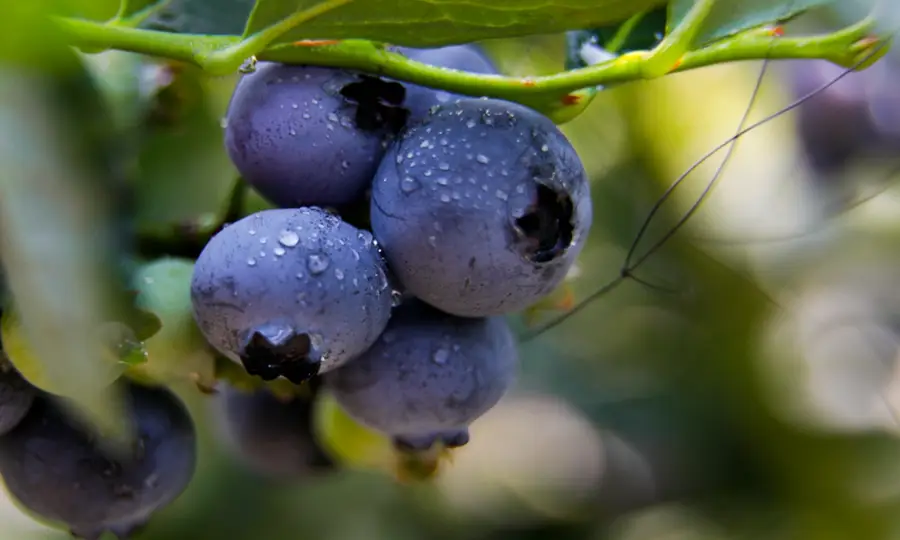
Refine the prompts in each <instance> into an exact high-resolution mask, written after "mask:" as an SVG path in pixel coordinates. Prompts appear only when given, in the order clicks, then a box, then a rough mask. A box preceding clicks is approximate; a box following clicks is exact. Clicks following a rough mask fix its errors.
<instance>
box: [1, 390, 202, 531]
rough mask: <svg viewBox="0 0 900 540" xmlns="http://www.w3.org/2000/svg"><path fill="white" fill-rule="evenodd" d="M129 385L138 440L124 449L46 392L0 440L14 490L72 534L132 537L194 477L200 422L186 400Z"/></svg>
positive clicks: (16, 495)
mask: <svg viewBox="0 0 900 540" xmlns="http://www.w3.org/2000/svg"><path fill="white" fill-rule="evenodd" d="M125 388H126V392H125V396H126V404H127V407H126V408H127V414H128V416H129V418H130V419H131V421H132V422H133V425H134V427H135V429H136V434H137V438H136V441H135V444H134V445H133V447H132V448H130V449H128V450H127V451H126V452H124V453H123V454H120V453H115V452H113V451H112V450H110V449H109V447H108V446H106V443H107V442H108V441H104V439H103V438H102V437H101V436H98V435H97V434H96V433H94V432H93V431H92V430H90V429H89V428H87V427H85V426H84V425H82V424H80V423H79V422H78V421H76V420H74V419H73V417H71V416H70V415H69V413H67V412H66V411H64V410H63V409H62V408H61V403H60V402H59V401H55V400H54V398H52V397H50V396H49V395H47V394H42V395H40V396H39V397H38V398H37V399H36V400H35V402H34V405H33V406H32V409H31V411H30V412H29V413H28V415H27V416H26V417H25V419H24V420H23V421H22V423H21V424H19V425H18V426H17V427H16V428H15V429H13V430H12V431H11V432H10V433H8V434H7V435H5V436H4V437H0V474H2V475H3V479H4V481H5V483H6V487H7V489H8V490H9V492H10V494H11V495H12V496H13V497H14V498H15V499H16V500H18V501H19V502H20V503H21V504H22V505H23V506H24V507H25V508H27V509H28V510H29V511H31V512H34V513H35V514H37V515H39V516H41V517H43V518H46V519H48V520H51V521H55V522H61V523H63V524H65V525H66V526H68V527H69V529H70V531H71V532H72V534H73V535H74V536H79V537H82V538H87V539H98V538H100V536H101V535H102V534H103V533H104V532H106V531H109V532H111V533H113V534H115V535H116V536H118V537H119V538H126V537H128V536H130V535H131V534H132V533H133V532H135V531H136V530H138V529H139V528H141V527H142V526H143V525H144V524H146V522H147V520H148V519H150V517H151V516H152V514H153V513H154V512H156V511H157V510H159V509H161V508H163V507H165V506H166V505H168V504H169V503H171V502H172V501H173V500H175V498H177V497H178V496H179V495H180V494H181V493H182V491H184V489H185V487H187V485H188V483H189V482H190V479H191V477H192V476H193V474H194V467H195V460H196V441H195V432H194V425H193V423H192V421H191V419H190V417H189V416H188V413H187V411H186V410H185V409H184V407H183V406H182V404H181V403H180V402H179V401H178V400H177V399H176V398H175V397H174V395H172V394H171V393H170V392H169V391H168V390H165V389H156V388H146V387H140V386H136V385H130V384H128V385H125Z"/></svg>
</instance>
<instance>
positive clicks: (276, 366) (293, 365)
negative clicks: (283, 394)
mask: <svg viewBox="0 0 900 540" xmlns="http://www.w3.org/2000/svg"><path fill="white" fill-rule="evenodd" d="M311 353H313V346H312V340H311V339H310V337H309V334H302V333H300V334H298V333H296V332H294V331H293V330H291V329H285V328H277V327H272V328H265V327H263V328H258V329H255V330H253V331H252V332H251V333H250V336H249V337H248V339H247V340H246V344H245V345H244V347H243V350H242V353H241V355H240V358H241V363H242V364H243V365H244V369H245V370H247V373H249V374H250V375H255V376H257V377H259V378H260V379H262V380H264V381H271V380H275V379H277V378H278V377H284V378H285V379H287V380H289V381H291V382H292V383H294V384H300V383H303V382H306V381H308V380H309V379H311V378H313V377H314V376H316V375H317V374H318V373H319V367H320V365H321V362H320V361H319V360H318V359H315V360H314V359H312V358H311V357H310V355H311Z"/></svg>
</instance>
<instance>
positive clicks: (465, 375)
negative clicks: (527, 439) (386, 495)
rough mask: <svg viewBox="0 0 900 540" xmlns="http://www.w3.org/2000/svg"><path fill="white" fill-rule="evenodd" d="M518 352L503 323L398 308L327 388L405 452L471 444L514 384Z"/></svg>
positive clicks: (415, 304)
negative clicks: (477, 423)
mask: <svg viewBox="0 0 900 540" xmlns="http://www.w3.org/2000/svg"><path fill="white" fill-rule="evenodd" d="M517 366H518V353H517V351H516V345H515V341H514V339H513V335H512V332H511V331H510V329H509V326H508V325H507V323H506V321H505V320H504V319H503V318H502V317H489V318H463V317H455V316H453V315H448V314H446V313H443V312H440V311H438V310H436V309H434V308H432V307H430V306H428V305H426V304H424V303H423V302H419V301H415V300H414V301H410V302H407V303H404V304H403V305H401V306H400V307H398V308H397V310H396V312H395V313H394V315H393V317H392V318H391V322H390V323H389V324H388V327H387V329H386V330H385V331H384V333H383V334H382V335H381V337H379V338H378V341H376V342H375V344H374V345H373V346H372V348H370V349H369V350H368V351H366V352H365V353H364V354H362V355H361V356H360V357H359V358H357V359H356V360H354V361H353V362H350V363H348V364H347V365H345V366H342V367H341V368H339V369H337V370H335V371H332V372H330V373H328V374H327V375H326V376H325V383H326V384H327V385H328V387H329V388H330V389H331V391H332V393H333V395H334V398H335V400H336V401H337V402H338V404H340V406H341V407H342V408H343V409H344V410H345V411H346V412H347V414H349V415H350V416H351V417H353V418H354V419H356V420H357V421H359V422H360V423H362V424H365V425H367V426H369V427H370V428H372V429H375V430H377V431H380V432H382V433H385V434H387V435H389V436H392V437H393V439H394V443H395V444H396V445H397V446H398V447H401V448H413V449H426V448H428V447H430V446H431V444H432V443H433V442H434V441H435V440H437V439H441V440H442V441H443V442H444V444H446V445H448V446H462V445H464V444H466V443H467V442H468V439H469V435H468V426H469V424H471V423H472V421H474V420H475V419H476V418H478V417H479V416H481V415H482V414H484V413H485V412H487V411H488V410H489V409H490V408H491V407H493V406H494V405H495V404H496V403H497V402H498V401H499V400H500V398H501V397H502V396H503V394H504V393H505V392H506V391H507V389H508V388H509V387H510V386H511V385H512V383H513V382H514V380H515V375H516V369H517Z"/></svg>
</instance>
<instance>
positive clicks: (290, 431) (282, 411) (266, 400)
mask: <svg viewBox="0 0 900 540" xmlns="http://www.w3.org/2000/svg"><path fill="white" fill-rule="evenodd" d="M216 412H217V414H218V416H219V418H220V419H221V421H222V428H223V429H222V433H223V435H224V436H225V439H226V441H227V442H228V443H229V446H230V447H231V449H232V451H234V452H235V453H236V454H237V456H238V457H240V458H241V459H242V460H243V461H244V462H246V463H247V464H248V465H249V466H250V467H251V468H253V469H254V470H255V471H257V472H259V473H261V474H264V475H267V476H270V477H273V478H284V477H287V478H299V477H303V476H307V475H309V474H310V473H311V472H315V471H318V470H326V469H329V468H331V466H332V463H331V461H330V460H329V459H328V457H327V456H326V455H325V453H324V452H323V451H322V449H321V448H320V447H319V445H318V443H317V442H316V440H315V438H314V436H313V433H312V397H311V396H298V397H296V398H294V399H293V400H292V401H289V402H283V401H279V400H278V399H277V398H275V397H274V396H273V395H272V394H271V393H270V392H269V391H267V390H257V391H255V392H245V391H241V390H237V389H233V388H230V387H226V388H224V389H223V390H222V392H220V393H219V395H217V396H216Z"/></svg>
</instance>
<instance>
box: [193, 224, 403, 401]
mask: <svg viewBox="0 0 900 540" xmlns="http://www.w3.org/2000/svg"><path fill="white" fill-rule="evenodd" d="M191 299H192V303H193V311H194V318H195V320H196V321H197V324H198V326H199V327H200V330H201V332H202V333H203V335H204V336H205V337H206V339H207V341H208V342H209V343H210V344H211V345H212V346H213V347H214V348H216V349H217V350H218V351H219V352H221V353H222V354H223V355H225V356H227V357H228V358H230V359H232V360H233V361H236V362H240V363H242V364H243V365H244V367H245V368H246V370H247V372H248V373H250V374H251V375H257V376H259V377H261V378H262V379H265V380H272V379H275V378H277V377H279V376H282V377H284V378H286V379H288V380H290V381H292V382H295V383H300V382H303V381H305V380H308V379H309V378H311V377H312V376H314V375H316V374H317V373H320V372H322V373H324V372H326V371H328V370H330V369H333V368H335V367H337V366H339V365H341V364H343V363H344V362H347V361H348V360H350V359H352V358H353V357H355V356H356V355H358V354H360V353H361V352H363V351H364V350H366V349H367V348H368V347H369V345H371V344H372V343H373V342H374V341H375V339H376V338H377V337H378V335H379V334H380V333H381V331H382V330H384V327H385V325H387V322H388V318H389V317H390V312H391V288H390V287H389V286H388V281H387V274H386V270H385V267H384V262H383V261H382V259H381V256H380V254H379V253H378V248H377V246H376V244H375V243H374V240H373V238H372V235H371V234H370V233H368V232H366V231H362V230H359V229H356V228H355V227H352V226H350V225H348V224H347V223H345V222H343V221H341V220H340V219H339V218H337V217H336V216H334V215H332V214H329V213H328V212H326V211H324V210H321V209H319V208H299V209H274V210H263V211H261V212H258V213H256V214H252V215H250V216H247V217H245V218H243V219H241V220H240V221H238V222H236V223H233V224H231V225H229V226H228V227H226V228H225V229H223V230H222V231H221V232H220V233H218V234H217V235H216V236H214V237H213V238H212V239H211V240H210V241H209V243H208V244H207V245H206V247H205V248H204V249H203V252H202V253H201V254H200V257H199V258H198V259H197V262H196V264H195V266H194V274H193V276H192V279H191Z"/></svg>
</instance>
